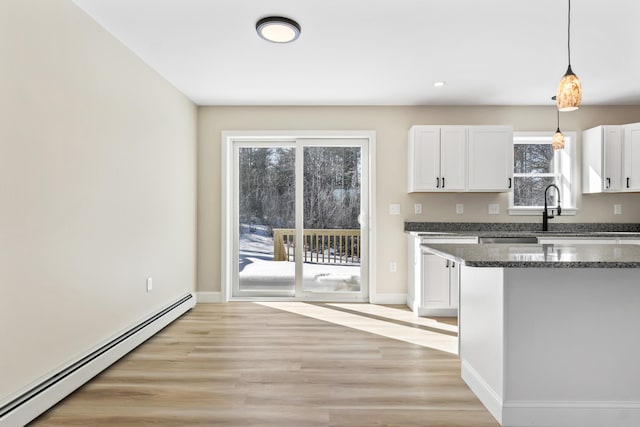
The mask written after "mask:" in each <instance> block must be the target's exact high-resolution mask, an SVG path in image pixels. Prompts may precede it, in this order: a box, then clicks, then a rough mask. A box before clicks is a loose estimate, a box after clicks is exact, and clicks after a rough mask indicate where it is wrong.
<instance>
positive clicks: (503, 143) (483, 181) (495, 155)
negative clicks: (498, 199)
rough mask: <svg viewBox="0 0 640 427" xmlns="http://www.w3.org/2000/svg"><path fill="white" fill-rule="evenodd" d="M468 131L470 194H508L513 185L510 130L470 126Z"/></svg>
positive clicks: (498, 127) (503, 127)
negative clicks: (475, 192) (474, 192)
mask: <svg viewBox="0 0 640 427" xmlns="http://www.w3.org/2000/svg"><path fill="white" fill-rule="evenodd" d="M467 132H468V141H469V142H468V151H469V156H468V162H469V181H468V187H467V188H468V189H469V191H494V192H501V191H509V190H510V189H511V187H512V186H513V128H511V127H510V126H473V127H469V128H468V130H467Z"/></svg>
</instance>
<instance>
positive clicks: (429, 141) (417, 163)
mask: <svg viewBox="0 0 640 427" xmlns="http://www.w3.org/2000/svg"><path fill="white" fill-rule="evenodd" d="M408 139H409V146H408V149H407V154H408V161H407V164H408V165H409V168H408V169H409V170H408V173H409V176H408V178H407V181H408V190H409V192H414V191H434V190H436V189H439V184H440V127H438V126H413V127H412V128H411V129H410V130H409V138H408Z"/></svg>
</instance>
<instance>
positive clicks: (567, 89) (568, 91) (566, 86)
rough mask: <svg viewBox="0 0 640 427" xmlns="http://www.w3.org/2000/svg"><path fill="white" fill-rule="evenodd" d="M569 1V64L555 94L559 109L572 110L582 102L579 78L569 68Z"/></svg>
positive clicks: (569, 55) (569, 23)
mask: <svg viewBox="0 0 640 427" xmlns="http://www.w3.org/2000/svg"><path fill="white" fill-rule="evenodd" d="M568 2H569V9H568V10H569V17H568V20H567V22H568V24H567V53H568V59H569V66H568V67H567V72H566V73H565V75H564V76H563V77H562V80H560V84H559V85H558V92H557V94H556V106H557V107H558V110H559V111H574V110H577V109H578V108H579V107H580V104H581V103H582V85H581V84H580V79H578V76H576V74H575V73H574V72H573V70H572V69H571V0H568Z"/></svg>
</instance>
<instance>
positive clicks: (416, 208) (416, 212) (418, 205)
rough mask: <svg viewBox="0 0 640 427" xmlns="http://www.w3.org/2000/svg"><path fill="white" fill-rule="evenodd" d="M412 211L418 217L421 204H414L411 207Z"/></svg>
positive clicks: (420, 211)
mask: <svg viewBox="0 0 640 427" xmlns="http://www.w3.org/2000/svg"><path fill="white" fill-rule="evenodd" d="M413 211H414V212H415V214H416V215H420V214H421V213H422V203H416V204H414V205H413Z"/></svg>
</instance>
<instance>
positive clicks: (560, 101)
mask: <svg viewBox="0 0 640 427" xmlns="http://www.w3.org/2000/svg"><path fill="white" fill-rule="evenodd" d="M580 103H582V85H581V84H580V79H579V78H578V76H576V75H575V74H574V73H573V70H572V69H571V65H569V68H567V73H566V74H565V75H564V77H562V80H560V84H559V85H558V94H557V95H556V105H557V107H558V110H559V111H574V110H577V109H578V107H580Z"/></svg>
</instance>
